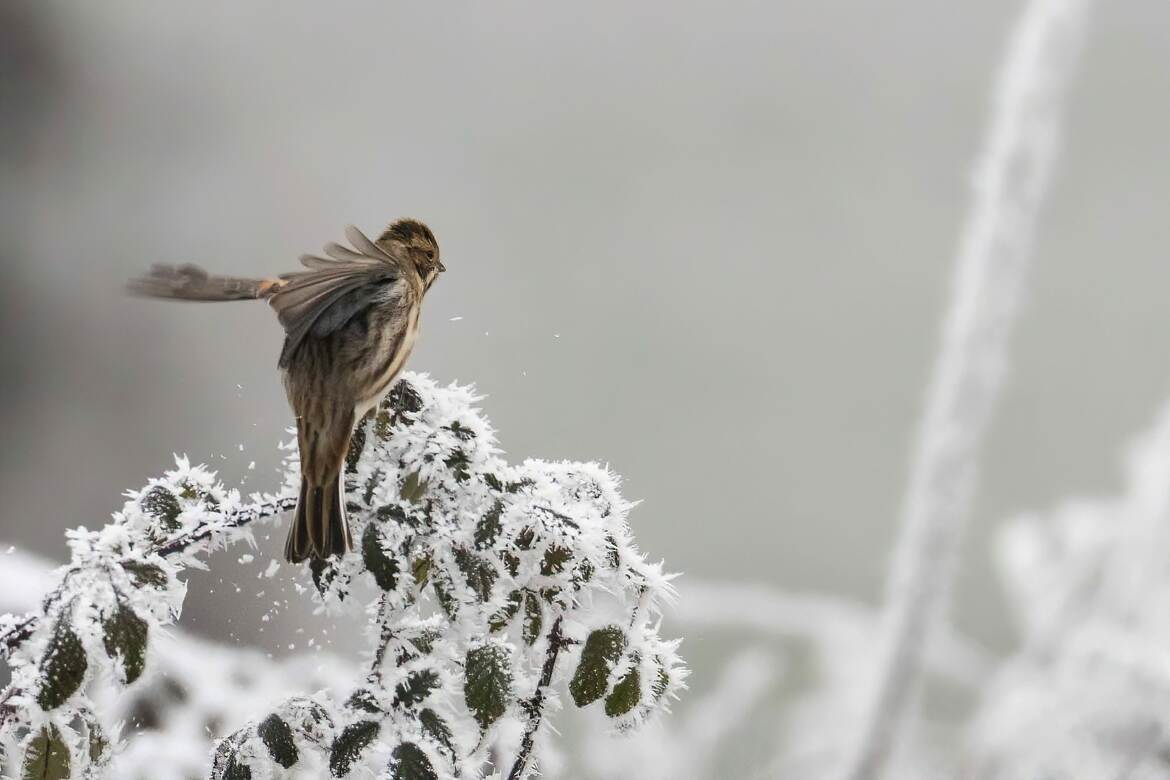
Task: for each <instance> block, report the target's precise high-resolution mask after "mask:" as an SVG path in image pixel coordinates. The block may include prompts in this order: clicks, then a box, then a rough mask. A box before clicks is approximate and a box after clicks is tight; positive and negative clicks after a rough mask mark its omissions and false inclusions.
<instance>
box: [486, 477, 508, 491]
mask: <svg viewBox="0 0 1170 780" xmlns="http://www.w3.org/2000/svg"><path fill="white" fill-rule="evenodd" d="M483 481H484V482H486V483H487V486H488V487H490V488H491V489H492V490H494V491H496V492H497V493H503V492H504V483H503V482H501V481H500V478H499V477H497V476H496V475H495V474H492V473H488V474H484V475H483Z"/></svg>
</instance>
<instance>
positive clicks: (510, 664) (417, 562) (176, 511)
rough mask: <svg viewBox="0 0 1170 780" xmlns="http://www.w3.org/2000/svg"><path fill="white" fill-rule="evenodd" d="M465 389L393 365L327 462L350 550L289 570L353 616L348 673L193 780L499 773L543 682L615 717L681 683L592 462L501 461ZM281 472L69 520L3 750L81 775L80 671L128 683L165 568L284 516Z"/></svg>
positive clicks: (650, 704)
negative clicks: (350, 681)
mask: <svg viewBox="0 0 1170 780" xmlns="http://www.w3.org/2000/svg"><path fill="white" fill-rule="evenodd" d="M476 400H477V399H476V398H475V396H474V395H472V393H471V392H470V390H468V389H467V388H460V387H455V386H451V387H447V388H440V387H437V386H436V385H435V384H434V383H433V382H431V381H430V380H429V379H427V378H426V377H422V376H417V375H416V376H411V377H410V378H408V379H406V380H404V381H403V382H402V383H400V384H399V385H398V387H397V388H396V389H395V391H394V392H393V393H392V394H391V396H390V397H389V398H388V399H387V401H386V403H385V404H384V405H383V406H382V407H381V408H380V409H379V410H378V412H377V414H376V415H373V416H371V418H369V419H368V420H366V421H365V422H364V423H363V425H362V426H360V427H359V430H358V432H357V434H356V435H355V439H354V446H353V448H352V450H351V453H350V457H349V460H348V464H347V494H348V496H349V498H350V501H349V504H348V507H347V509H348V512H349V518H350V522H351V525H352V528H353V532H354V538H355V539H357V540H359V541H358V550H356V551H355V553H354V554H352V555H349V556H346V557H345V558H336V559H331V560H330V561H328V562H321V561H318V562H315V563H314V564H312V565H310V566H307V567H306V569H307V571H306V574H311V577H312V581H313V584H314V585H315V591H316V597H317V598H318V599H319V600H320V602H321V604H322V606H323V607H325V608H326V609H328V610H343V609H347V608H351V609H355V610H359V611H360V612H361V614H363V615H365V616H366V617H365V620H364V622H365V624H366V627H367V633H368V635H369V638H370V655H369V657H370V666H369V670H368V672H367V673H365V674H362V675H359V676H358V678H357V680H355V682H356V683H357V684H356V687H352V688H351V689H350V691H349V693H348V694H344V695H340V696H339V695H337V691H336V690H335V688H336V686H332V687H331V689H330V690H325V691H315V690H310V689H306V690H300V691H297V692H296V695H294V696H292V698H289V699H287V700H286V701H284V702H283V703H278V704H277V705H276V706H275V707H272V708H271V709H269V710H268V711H267V712H263V713H256V715H257V717H256V719H255V720H253V721H251V722H249V723H245V724H241V725H240V726H239V727H238V728H237V729H236V730H235V731H234V732H232V733H231V734H230V735H229V736H227V737H226V738H224V739H223V740H222V741H220V743H219V745H218V746H217V748H216V751H215V756H214V761H213V766H212V770H211V776H212V777H213V778H224V780H241V779H242V778H251V777H257V778H259V777H269V776H271V774H272V773H273V772H276V771H282V772H283V771H285V770H288V771H289V772H292V773H293V776H297V777H319V776H321V775H322V774H323V773H325V772H328V773H329V774H330V775H332V776H336V777H345V776H349V775H351V774H352V773H354V772H358V771H359V768H362V769H361V771H368V772H375V773H379V776H388V777H393V778H438V777H461V778H464V777H466V778H477V777H481V776H482V775H483V773H484V772H485V771H496V772H500V771H503V770H504V769H506V768H507V766H512V767H513V769H512V773H513V774H512V776H514V777H517V778H519V777H524V776H527V774H526V773H527V772H528V771H530V770H531V767H532V766H534V764H535V759H536V758H537V756H536V754H535V747H536V745H538V744H539V741H538V740H537V736H538V735H539V733H540V732H541V730H542V729H543V728H544V724H545V723H547V719H548V715H549V713H550V712H552V711H553V710H554V709H555V708H556V706H558V705H559V694H558V683H561V682H567V688H568V691H569V693H570V695H571V698H572V699H573V701H574V703H576V704H577V705H578V706H581V707H585V706H591V705H595V706H596V708H598V709H602V710H603V711H604V713H605V715H606V716H607V717H608V718H609V720H610V722H611V723H612V724H613V726H614V727H616V728H619V729H624V728H630V727H633V726H636V725H638V724H640V723H641V722H642V721H644V720H646V719H647V718H648V717H649V716H651V715H652V714H653V713H654V712H656V711H660V710H664V709H665V708H666V705H667V703H668V702H669V701H670V700H671V699H672V698H674V697H675V695H676V694H677V692H678V691H679V690H680V689H681V687H682V686H683V680H684V679H685V676H686V672H685V670H684V669H683V668H682V665H681V662H680V660H679V658H678V656H677V654H676V652H675V649H676V647H677V642H676V641H666V640H663V639H661V638H660V637H659V636H658V633H657V627H658V624H659V622H660V618H661V607H662V603H663V602H664V600H666V599H669V598H670V597H671V595H672V593H673V591H672V588H671V587H670V585H669V577H667V576H665V575H664V574H663V573H662V570H661V568H660V567H659V566H656V565H651V564H648V563H647V562H646V561H645V559H644V557H643V556H642V555H641V554H640V553H639V552H638V551H637V549H636V547H635V546H634V543H633V539H632V538H631V536H630V533H629V528H628V526H627V524H626V520H625V518H626V513H627V512H628V510H629V508H630V505H629V504H628V503H627V502H625V501H624V500H623V499H622V497H621V495H620V493H619V492H618V489H617V481H616V479H615V478H614V477H613V476H612V475H611V474H610V473H609V472H608V471H606V470H604V469H602V468H600V467H598V466H596V465H594V464H579V463H547V462H543V461H535V460H529V461H526V462H524V463H523V464H521V465H519V466H511V465H509V464H507V463H505V462H504V461H503V460H502V459H501V458H500V457H499V451H498V449H497V448H496V445H495V439H494V434H493V432H492V430H491V428H490V426H489V424H488V423H487V421H486V420H485V419H484V418H483V417H482V416H481V415H480V414H479V412H478V411H477V410H476V409H475V408H474V403H475V401H476ZM298 471H299V469H298V464H297V463H296V459H295V457H290V459H289V460H288V462H287V469H286V489H285V491H284V492H282V493H281V494H280V495H277V496H267V497H256V498H254V499H253V500H252V501H251V502H250V503H245V502H243V501H242V500H241V499H240V497H239V495H238V494H237V493H235V492H234V491H228V490H225V489H224V488H223V486H222V485H221V484H219V483H218V482H216V481H215V479H214V475H211V474H209V473H208V472H206V471H204V470H202V469H199V468H192V467H190V465H189V464H187V463H186V462H180V464H179V468H178V469H177V470H176V471H173V472H169V473H168V474H167V475H166V476H165V477H164V478H163V479H161V480H155V481H154V482H152V483H151V484H150V485H148V486H147V488H146V489H145V490H143V491H142V492H140V493H133V494H130V496H129V501H128V502H127V504H126V507H125V508H124V509H123V511H122V512H121V513H119V514H118V515H116V516H115V521H114V522H113V523H111V524H110V525H108V526H106V527H105V528H103V529H102V530H100V531H97V532H89V531H86V530H85V529H79V530H78V531H75V532H72V533H71V534H70V546H71V548H72V552H73V560H72V562H71V563H70V565H69V566H67V567H64V568H63V569H62V570H61V580H60V583H59V584H58V585H57V586H56V587H55V588H54V589H53V591H52V592H51V594H50V596H49V597H48V598H47V599H46V600H45V603H44V604H43V608H42V610H41V611H40V612H39V613H38V614H36V615H35V617H34V619H33V620H32V621H31V623H30V624H29V625H28V626H27V627H26V628H22V629H20V630H21V631H23V632H25V633H27V634H28V636H27V638H26V639H24V640H23V641H22V642H19V643H16V649H15V651H14V652H13V653H12V655H11V665H12V669H13V682H12V684H11V685H10V687H9V688H8V689H6V691H5V693H4V707H5V708H6V711H7V712H8V713H10V716H9V717H8V718H7V719H6V720H5V722H4V724H3V726H2V728H0V739H3V740H4V742H5V744H7V745H9V746H10V747H11V748H13V750H12V753H11V754H13V755H20V756H23V757H24V758H23V761H24V763H25V765H26V766H29V765H31V764H30V762H32V763H35V762H38V761H40V762H43V761H44V760H46V756H47V755H49V754H52V755H53V756H56V757H61V756H64V757H65V760H67V761H70V762H72V764H71V765H72V770H71V773H70V774H68V775H67V776H71V777H72V776H76V777H81V776H88V774H87V773H89V774H92V773H94V772H99V771H101V767H102V766H105V765H106V764H108V762H109V760H110V753H111V752H112V749H113V747H114V745H113V743H111V742H110V740H109V739H108V738H107V737H105V736H103V735H104V734H106V733H108V732H107V731H106V730H105V729H103V724H102V718H101V713H100V712H99V708H97V707H95V706H94V701H95V699H94V698H93V697H92V696H91V692H92V691H93V689H94V688H95V686H97V685H98V683H99V681H100V680H99V677H98V676H96V675H95V673H94V670H96V669H99V668H103V669H107V670H108V671H109V672H110V673H111V674H109V675H101V678H102V679H105V678H107V677H108V678H110V679H113V680H114V682H115V683H118V684H122V685H130V684H132V683H134V682H135V681H136V680H137V679H138V678H139V677H140V676H141V675H142V673H143V670H144V668H145V666H146V664H147V662H148V658H149V657H150V656H151V653H150V652H148V650H149V647H150V646H151V643H152V642H153V640H152V639H151V638H152V637H155V636H157V632H156V629H157V628H158V627H159V626H163V625H167V624H169V623H173V622H174V621H175V619H177V616H178V613H179V609H180V607H181V603H182V597H183V595H184V593H183V585H182V584H181V583H180V582H179V581H178V580H177V577H176V575H177V574H178V573H179V572H180V571H181V570H182V568H184V567H185V566H191V565H198V563H199V562H198V557H197V556H198V553H199V552H202V551H205V550H210V549H214V548H216V547H219V546H222V545H223V544H226V543H227V542H228V541H230V540H232V539H235V538H239V537H241V536H246V535H247V534H248V532H249V531H248V529H249V527H250V524H251V523H253V522H254V521H255V520H257V519H259V518H262V517H266V516H271V515H274V514H277V513H279V512H281V511H284V510H285V509H287V508H289V507H290V506H291V504H292V501H291V498H289V497H290V496H291V495H292V487H293V486H294V485H296V484H297V482H298V480H299V473H298ZM371 592H373V594H374V595H373V596H372V597H367V595H366V594H368V593H371ZM23 622H24V621H19V620H18V621H13V623H12V626H11V628H16V627H17V625H19V624H22V623H23ZM558 659H565V660H567V661H568V662H569V664H570V666H569V667H568V668H570V669H572V670H573V671H572V673H571V674H568V672H567V671H565V672H561V671H559V665H558ZM516 719H522V720H523V721H524V723H525V728H526V731H525V735H524V738H523V740H522V744H521V746H520V748H519V749H518V755H516V756H515V757H514V758H512V759H509V760H508V763H507V764H506V765H502V766H495V767H491V766H490V763H491V756H495V755H498V756H501V760H503V757H504V756H505V754H504V753H500V752H499V750H498V749H494V748H493V746H495V745H496V741H497V727H498V725H499V724H500V723H502V722H504V721H514V720H516ZM107 725H108V724H107ZM86 745H90V747H89V748H87V747H86ZM94 745H97V747H96V748H95V747H93V746H94Z"/></svg>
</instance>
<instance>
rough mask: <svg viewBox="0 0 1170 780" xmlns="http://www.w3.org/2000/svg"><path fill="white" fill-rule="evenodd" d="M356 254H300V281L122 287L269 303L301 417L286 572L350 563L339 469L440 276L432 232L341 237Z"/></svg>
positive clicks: (162, 282) (150, 282)
mask: <svg viewBox="0 0 1170 780" xmlns="http://www.w3.org/2000/svg"><path fill="white" fill-rule="evenodd" d="M345 235H346V238H348V239H349V242H350V243H351V244H353V247H354V248H353V249H349V248H346V247H344V246H341V245H339V244H334V243H330V244H327V245H326V246H325V254H326V255H327V257H316V256H313V255H303V256H302V257H301V264H302V265H304V266H305V267H306V268H307V269H308V270H306V271H296V272H293V273H287V274H284V275H282V276H279V277H276V278H272V279H242V278H237V277H232V276H213V275H210V274H208V273H207V272H206V271H204V270H203V269H202V268H199V267H198V266H193V265H184V266H180V267H178V268H175V267H173V266H161V265H160V266H155V267H154V268H153V269H151V272H150V274H149V275H147V276H145V277H142V278H140V279H136V280H133V281H131V282H130V284H129V289H130V290H131V292H133V293H135V294H138V295H145V296H149V297H152V298H168V299H173V300H182V301H237V300H256V299H264V300H267V301H268V303H269V305H271V306H272V308H274V309H276V314H277V317H278V318H279V320H280V324H281V325H283V326H284V329H285V334H286V337H285V341H284V349H283V351H282V352H281V353H280V364H279V365H280V369H281V371H282V373H283V376H284V387H285V392H286V393H287V395H288V401H289V404H290V405H291V406H292V408H293V411H294V412H295V413H296V416H297V443H298V445H299V447H300V452H301V493H300V497H299V499H298V501H297V509H296V515H295V518H294V519H293V524H292V527H291V528H290V529H289V532H288V541H287V542H286V543H285V547H284V557H285V558H287V559H288V560H289V561H291V562H293V563H298V562H300V561H303V560H305V559H306V558H310V557H312V558H329V557H331V556H333V555H340V554H342V553H345V552H348V551H349V550H350V549H351V548H352V546H353V541H352V539H351V538H350V534H349V525H348V523H347V522H346V518H345V495H344V489H345V488H344V480H343V478H342V469H343V467H344V464H345V456H346V453H347V452H348V450H349V439H350V436H351V435H352V433H353V429H354V425H355V424H356V423H357V421H358V420H360V419H361V418H362V417H364V416H365V415H366V413H367V412H369V411H370V410H371V409H373V408H374V407H376V406H377V405H378V402H379V401H381V400H382V398H383V396H385V395H386V393H387V392H388V391H389V390H390V387H391V385H392V384H393V382H394V378H395V377H396V376H397V375H398V373H399V372H400V371H401V370H402V367H403V364H405V363H406V359H407V358H408V357H410V351H411V349H412V348H413V347H414V341H415V338H416V337H417V335H418V319H419V309H420V307H421V305H422V300H423V296H424V295H426V292H427V290H429V289H430V287H431V285H432V284H433V283H434V281H435V278H436V277H437V276H438V275H439V274H440V273H442V272H443V271H445V270H446V269H445V268H444V267H443V263H442V262H441V261H440V259H439V245H438V242H436V241H435V234H434V233H432V232H431V230H430V228H428V227H427V226H426V225H424V224H423V223H421V222H418V221H416V220H413V219H400V220H398V221H397V222H394V223H393V224H391V225H390V227H388V228H386V230H385V232H383V233H382V235H381V237H379V238H378V240H377V241H370V239H368V238H366V236H365V235H363V234H362V232H361V231H359V230H358V229H357V228H355V227H353V226H350V227H348V228H346V231H345Z"/></svg>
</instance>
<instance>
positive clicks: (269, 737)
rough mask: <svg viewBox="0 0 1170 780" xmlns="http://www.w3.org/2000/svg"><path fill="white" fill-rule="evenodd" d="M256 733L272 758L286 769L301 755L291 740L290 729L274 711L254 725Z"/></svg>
mask: <svg viewBox="0 0 1170 780" xmlns="http://www.w3.org/2000/svg"><path fill="white" fill-rule="evenodd" d="M256 733H257V734H258V735H259V736H260V740H261V741H262V742H263V743H264V747H266V748H268V755H270V756H272V760H273V761H275V762H276V763H278V764H280V765H281V766H282V767H284V768H285V769H288V768H289V767H291V766H292V765H293V764H295V763H296V762H297V761H298V760H299V759H300V757H301V755H300V752H299V751H298V750H297V745H296V742H295V741H294V740H293V733H292V729H291V728H289V725H288V724H287V723H285V722H284V720H282V719H281V718H279V717H278V716H277V715H276V714H275V713H273V714H272V715H269V716H268V717H267V718H265V719H264V720H263V721H261V723H260V725H259V726H257V727H256Z"/></svg>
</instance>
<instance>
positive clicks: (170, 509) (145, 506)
mask: <svg viewBox="0 0 1170 780" xmlns="http://www.w3.org/2000/svg"><path fill="white" fill-rule="evenodd" d="M192 497H193V496H192ZM138 505H139V506H140V507H142V511H143V512H146V513H147V514H148V515H150V516H151V517H153V518H154V519H155V520H158V521H159V523H160V524H161V525H162V527H163V528H164V529H166V530H167V531H177V530H178V529H179V526H180V525H181V524H180V523H179V515H181V514H182V513H183V507H182V506H181V505H180V504H179V498H178V496H176V495H175V494H174V493H172V492H171V491H169V490H167V489H166V488H165V487H163V486H162V485H155V486H154V487H152V488H151V489H150V490H148V491H146V495H144V496H143V497H142V498H141V499H139V500H138Z"/></svg>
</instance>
